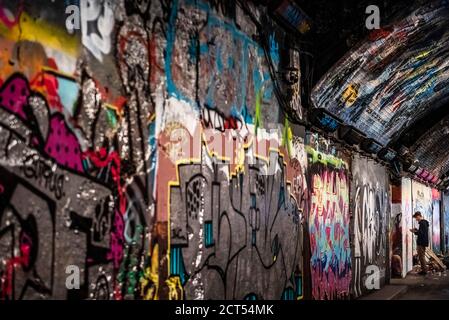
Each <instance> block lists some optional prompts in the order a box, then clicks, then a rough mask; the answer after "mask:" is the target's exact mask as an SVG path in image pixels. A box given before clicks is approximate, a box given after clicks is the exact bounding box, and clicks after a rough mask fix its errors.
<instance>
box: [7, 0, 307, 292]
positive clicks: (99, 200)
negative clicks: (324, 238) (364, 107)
mask: <svg viewBox="0 0 449 320" xmlns="http://www.w3.org/2000/svg"><path fill="white" fill-rule="evenodd" d="M19 2H20V5H15V4H4V3H3V2H2V3H1V4H0V44H1V45H2V48H3V50H2V52H1V53H0V161H1V162H0V250H1V251H0V262H1V263H0V279H1V282H0V298H2V299H8V300H9V299H50V298H52V299H118V300H121V299H295V300H296V299H302V298H303V296H304V292H303V291H304V285H303V282H304V276H305V274H304V273H305V270H304V264H306V263H308V262H306V261H303V257H304V254H303V251H304V249H303V237H304V234H303V230H304V227H303V223H304V219H305V217H306V215H307V213H308V204H309V202H308V188H307V178H306V167H307V165H306V163H307V157H306V153H305V150H304V142H303V140H302V138H301V137H299V136H295V135H293V133H292V132H293V125H291V124H290V122H289V121H288V120H287V119H284V117H283V113H282V112H281V106H280V105H279V103H278V96H279V88H278V87H277V86H278V85H277V84H276V83H275V81H273V78H274V75H275V74H276V73H277V72H280V71H281V70H280V63H281V61H280V50H281V49H282V39H283V31H282V30H281V29H279V28H276V25H275V23H274V22H272V21H271V20H270V19H269V18H268V17H267V15H265V14H260V15H257V16H258V17H260V19H261V21H259V22H258V23H255V22H254V20H252V17H249V16H248V15H247V14H245V13H244V10H243V9H242V8H241V7H237V6H236V5H235V4H234V3H233V4H228V3H227V2H225V1H223V2H222V1H190V0H174V1H150V2H149V1H143V2H142V1H115V2H110V1H100V0H81V1H80V2H78V1H74V2H73V3H72V2H71V1H68V2H66V3H65V4H67V3H69V4H74V5H77V4H79V5H80V11H81V30H79V31H78V32H77V31H75V32H73V31H72V32H71V33H69V32H68V31H67V30H66V29H65V16H64V15H63V14H61V12H65V7H64V4H63V3H62V2H61V3H60V4H57V5H55V7H54V8H55V9H54V11H53V10H49V11H50V13H49V14H47V13H46V14H45V15H44V16H45V19H42V18H40V19H35V18H34V17H36V16H39V17H40V16H42V15H41V11H42V10H44V9H43V8H41V7H40V6H38V5H36V4H35V3H33V2H32V1H19ZM19 2H18V3H19ZM22 4H24V5H22ZM47 9H48V8H45V10H47ZM263 26H270V28H267V30H270V32H267V30H265V29H263V28H262V27H263ZM292 57H293V60H292V61H290V62H289V63H290V64H292V65H293V66H299V60H298V59H299V56H298V54H297V53H296V54H295V53H292ZM298 68H299V67H298ZM298 68H297V69H298ZM299 75H300V72H299V69H298V70H296V74H293V75H292V79H291V80H292V81H290V82H289V84H288V85H289V86H291V87H292V88H294V89H295V90H293V91H291V92H290V94H288V95H287V96H288V97H287V98H289V99H290V100H287V101H284V104H285V105H286V106H287V107H290V108H292V110H293V109H294V111H295V112H297V114H296V118H298V117H299V118H301V117H302V111H301V105H300V103H301V101H300V97H299V94H300V90H299V89H298V84H299ZM284 100H285V97H284ZM69 265H70V266H75V267H78V268H79V270H80V272H81V274H80V279H81V284H80V288H79V289H74V290H69V289H68V288H67V287H66V281H65V280H66V277H67V273H66V270H67V269H66V268H67V267H68V266H69Z"/></svg>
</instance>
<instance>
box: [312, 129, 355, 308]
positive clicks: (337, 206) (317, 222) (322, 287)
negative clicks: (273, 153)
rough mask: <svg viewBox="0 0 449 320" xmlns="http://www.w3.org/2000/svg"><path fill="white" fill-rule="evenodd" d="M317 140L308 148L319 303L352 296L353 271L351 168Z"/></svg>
mask: <svg viewBox="0 0 449 320" xmlns="http://www.w3.org/2000/svg"><path fill="white" fill-rule="evenodd" d="M311 140H312V141H311ZM314 140H318V138H317V137H316V136H311V138H309V142H308V144H309V145H308V146H307V153H308V161H309V168H308V170H309V177H310V180H309V181H310V184H309V185H310V193H311V200H310V201H311V205H310V213H309V217H308V225H309V230H308V231H309V237H310V250H311V255H312V256H311V261H310V268H311V277H312V279H311V280H312V296H313V298H314V299H315V300H323V299H345V298H348V297H349V293H350V282H351V270H352V266H351V247H350V234H349V219H350V214H349V177H348V172H349V171H348V170H349V166H348V164H347V162H345V161H344V160H342V159H341V158H339V157H338V156H337V154H336V153H335V152H332V153H331V152H330V151H331V148H329V147H328V146H327V147H326V148H325V149H323V148H320V147H318V146H317V145H318V143H316V141H314ZM319 150H322V151H319Z"/></svg>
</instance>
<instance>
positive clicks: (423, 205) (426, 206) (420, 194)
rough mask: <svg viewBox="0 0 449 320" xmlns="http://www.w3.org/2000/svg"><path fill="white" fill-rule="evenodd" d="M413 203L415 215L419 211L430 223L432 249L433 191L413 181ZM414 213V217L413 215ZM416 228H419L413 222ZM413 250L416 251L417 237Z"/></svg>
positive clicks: (414, 240) (430, 244) (414, 222)
mask: <svg viewBox="0 0 449 320" xmlns="http://www.w3.org/2000/svg"><path fill="white" fill-rule="evenodd" d="M412 203H413V213H415V212H416V211H419V212H421V213H422V215H423V217H424V219H426V220H427V221H429V225H430V227H429V247H430V248H432V241H431V239H432V237H433V233H432V227H431V226H432V216H433V209H432V189H431V188H429V187H427V186H425V185H424V184H422V183H419V182H416V181H414V180H413V181H412ZM413 213H412V215H413ZM413 225H414V227H415V228H418V224H417V223H416V221H413ZM413 246H414V247H413V250H414V251H416V236H415V237H414V239H413Z"/></svg>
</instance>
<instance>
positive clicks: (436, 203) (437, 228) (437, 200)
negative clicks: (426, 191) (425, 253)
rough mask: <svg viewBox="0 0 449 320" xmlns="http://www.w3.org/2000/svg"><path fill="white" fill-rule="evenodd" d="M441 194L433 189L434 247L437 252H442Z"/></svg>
mask: <svg viewBox="0 0 449 320" xmlns="http://www.w3.org/2000/svg"><path fill="white" fill-rule="evenodd" d="M440 204H441V195H440V192H439V191H438V190H435V189H432V249H433V251H434V252H435V253H440V252H441V211H440V210H441V205H440Z"/></svg>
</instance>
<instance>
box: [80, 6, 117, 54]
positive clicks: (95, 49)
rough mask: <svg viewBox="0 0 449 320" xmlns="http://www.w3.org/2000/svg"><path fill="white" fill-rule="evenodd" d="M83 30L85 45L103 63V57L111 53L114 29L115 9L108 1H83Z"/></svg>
mask: <svg viewBox="0 0 449 320" xmlns="http://www.w3.org/2000/svg"><path fill="white" fill-rule="evenodd" d="M80 4H81V30H82V41H83V45H84V46H85V47H86V48H87V49H88V50H89V51H90V52H91V53H92V54H93V55H94V57H95V58H96V59H97V60H99V61H101V62H103V55H107V54H109V53H110V52H111V34H112V31H113V29H114V23H115V20H114V8H113V4H112V2H111V1H108V0H81V2H80Z"/></svg>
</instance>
